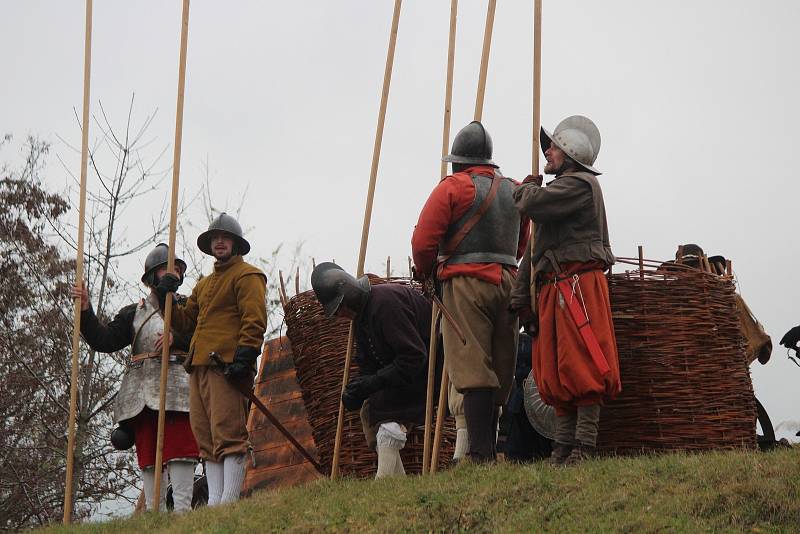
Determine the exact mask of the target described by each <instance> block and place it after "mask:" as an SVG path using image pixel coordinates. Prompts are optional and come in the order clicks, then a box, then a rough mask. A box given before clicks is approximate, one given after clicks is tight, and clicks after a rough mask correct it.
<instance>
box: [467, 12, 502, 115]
mask: <svg viewBox="0 0 800 534" xmlns="http://www.w3.org/2000/svg"><path fill="white" fill-rule="evenodd" d="M496 9H497V0H489V7H488V8H487V11H486V27H485V28H484V30H483V51H482V53H481V70H480V73H479V75H478V94H477V95H476V97H475V115H474V117H473V120H476V121H479V120H481V119H482V118H483V97H484V96H485V95H486V73H487V72H488V70H489V51H490V50H491V48H492V28H494V12H495V11H496Z"/></svg>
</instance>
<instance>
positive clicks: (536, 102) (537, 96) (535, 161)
mask: <svg viewBox="0 0 800 534" xmlns="http://www.w3.org/2000/svg"><path fill="white" fill-rule="evenodd" d="M541 104H542V0H534V2H533V117H532V118H533V121H532V122H533V139H532V140H531V174H532V175H534V176H536V175H537V174H539V152H540V149H541V139H540V131H541V129H542V115H541V108H542V106H541ZM535 236H536V224H535V223H534V222H533V221H531V236H530V239H529V242H528V246H529V247H530V250H531V257H533V240H534V237H535ZM535 283H536V281H535V280H531V309H534V310H535V309H536V302H534V301H533V299H535V298H536V290H535V287H533V284H535Z"/></svg>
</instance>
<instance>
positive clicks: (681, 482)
mask: <svg viewBox="0 0 800 534" xmlns="http://www.w3.org/2000/svg"><path fill="white" fill-rule="evenodd" d="M467 530H469V531H477V532H489V531H491V532H519V531H528V532H587V531H591V532H663V531H667V532H675V531H678V532H698V531H724V532H731V531H734V532H790V531H793V532H797V531H800V449H783V450H780V451H776V452H771V453H758V452H751V453H743V452H719V453H710V454H693V455H685V454H673V455H662V456H651V457H640V458H610V459H603V460H593V461H589V462H587V463H585V464H584V465H582V466H580V467H575V468H558V469H555V468H551V467H549V466H547V465H544V464H535V465H525V466H516V465H510V464H499V465H495V466H488V467H487V466H473V465H462V466H459V467H458V468H456V469H452V470H450V471H446V472H444V473H440V474H437V475H435V476H431V477H408V478H404V479H388V480H387V479H384V480H380V481H371V480H342V481H337V482H330V481H327V480H325V481H319V482H315V483H312V484H309V485H306V486H303V487H298V488H292V489H287V490H284V491H276V492H270V491H262V492H258V493H256V494H255V495H254V496H253V497H251V498H249V499H245V500H242V501H240V502H238V503H236V504H234V505H230V506H223V507H217V508H210V509H202V510H198V511H195V512H192V513H189V514H186V515H183V516H175V515H168V514H161V515H156V514H143V515H140V516H137V517H135V518H132V519H128V520H119V521H112V522H109V523H103V524H87V525H83V526H75V527H72V528H69V529H65V528H63V527H53V528H51V529H49V532H76V531H77V532H81V533H93V532H98V533H110V534H121V533H124V532H136V533H139V534H144V533H146V532H187V533H188V532H212V533H228V532H248V533H249V532H282V531H289V532H309V531H311V532H315V531H338V532H345V531H346V532H350V531H355V532H366V531H382V532H455V531H467Z"/></svg>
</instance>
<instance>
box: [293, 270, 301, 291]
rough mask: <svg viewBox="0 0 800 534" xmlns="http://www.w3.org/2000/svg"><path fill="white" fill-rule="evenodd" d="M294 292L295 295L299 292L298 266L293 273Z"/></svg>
mask: <svg viewBox="0 0 800 534" xmlns="http://www.w3.org/2000/svg"><path fill="white" fill-rule="evenodd" d="M294 294H295V296H297V295H299V294H300V266H299V265H298V266H297V271H295V273H294Z"/></svg>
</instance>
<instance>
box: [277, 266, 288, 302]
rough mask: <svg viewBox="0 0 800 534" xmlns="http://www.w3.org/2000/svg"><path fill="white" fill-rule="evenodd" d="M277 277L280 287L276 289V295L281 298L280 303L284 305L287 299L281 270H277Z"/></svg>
mask: <svg viewBox="0 0 800 534" xmlns="http://www.w3.org/2000/svg"><path fill="white" fill-rule="evenodd" d="M278 279H280V281H281V284H280V288H279V289H278V297H279V298H280V299H281V305H282V306H286V303H287V302H288V301H289V299H288V298H286V285H285V284H284V283H283V271H281V270H278Z"/></svg>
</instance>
